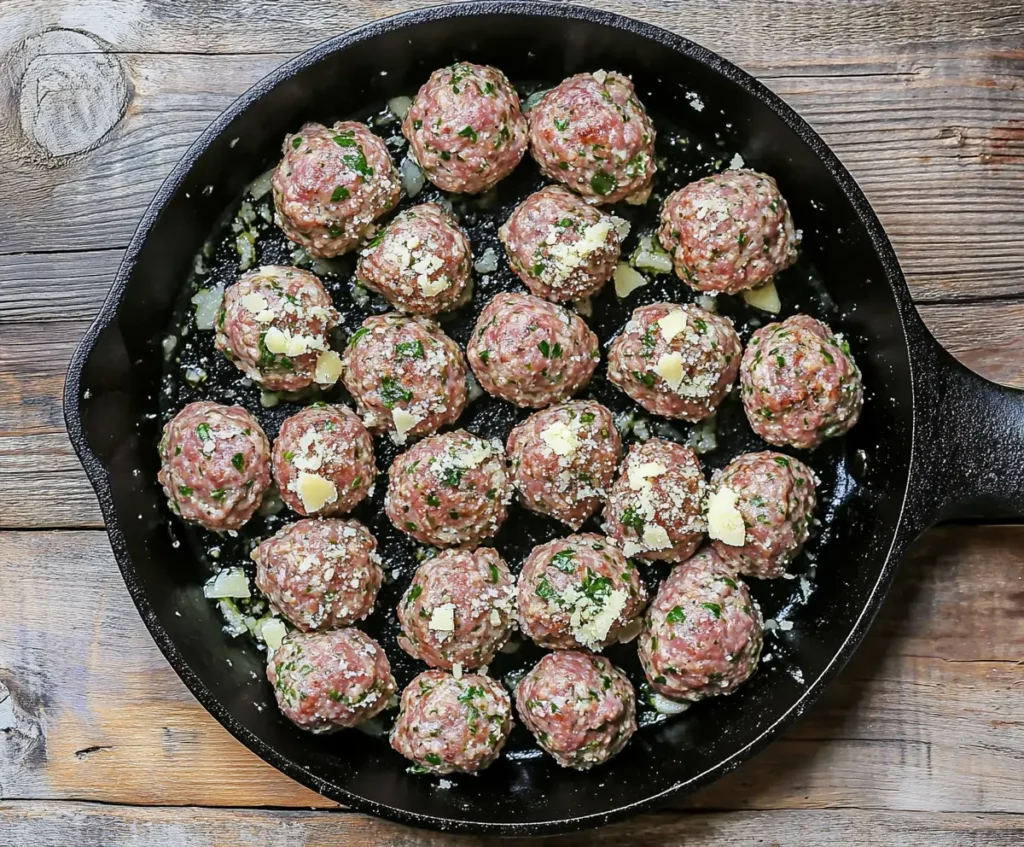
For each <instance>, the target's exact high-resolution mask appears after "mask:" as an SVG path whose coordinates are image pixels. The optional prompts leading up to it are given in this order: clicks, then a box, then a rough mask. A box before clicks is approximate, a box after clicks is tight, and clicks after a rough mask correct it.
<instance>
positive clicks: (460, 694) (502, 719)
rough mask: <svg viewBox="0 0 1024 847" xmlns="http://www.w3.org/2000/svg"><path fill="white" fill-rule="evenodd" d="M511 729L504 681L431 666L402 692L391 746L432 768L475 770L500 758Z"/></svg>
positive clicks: (439, 772) (508, 701) (461, 770)
mask: <svg viewBox="0 0 1024 847" xmlns="http://www.w3.org/2000/svg"><path fill="white" fill-rule="evenodd" d="M511 730H512V703H511V702H510V700H509V696H508V693H507V692H506V691H505V689H504V688H503V687H502V685H501V683H500V682H497V681H495V680H493V679H491V678H490V677H487V676H481V675H480V674H464V675H462V676H460V677H459V679H456V678H455V677H454V676H452V675H451V674H450V673H447V672H446V671H437V670H431V671H426V672H424V673H421V674H420V675H419V676H418V677H416V678H415V679H414V680H413V681H412V682H410V683H409V685H408V686H407V687H406V689H405V691H403V692H402V705H401V711H400V712H399V713H398V720H397V721H396V722H395V727H394V729H392V730H391V746H392V747H393V748H394V749H395V750H397V751H398V752H399V753H401V754H402V755H403V756H405V758H407V759H409V760H410V761H411V762H413V763H414V764H415V765H417V766H418V767H420V768H423V769H424V770H426V771H429V772H430V773H435V774H445V773H452V772H453V771H456V772H459V773H474V772H475V771H482V770H483V769H484V768H486V767H489V766H490V765H491V764H492V763H493V762H494V760H495V759H497V758H498V756H499V755H500V754H501V748H502V747H504V746H505V741H506V740H507V739H508V734H509V732H511Z"/></svg>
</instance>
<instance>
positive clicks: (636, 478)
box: [627, 462, 668, 491]
mask: <svg viewBox="0 0 1024 847" xmlns="http://www.w3.org/2000/svg"><path fill="white" fill-rule="evenodd" d="M667 470H668V468H666V467H665V466H664V465H663V464H661V462H642V463H641V464H639V465H637V464H634V465H630V468H629V473H628V474H627V479H628V480H629V487H630V488H632V489H633V490H634V491H640V490H641V489H643V488H648V487H649V486H650V482H649V480H650V479H653V478H654V477H658V476H661V475H662V474H663V473H665V472H666V471H667Z"/></svg>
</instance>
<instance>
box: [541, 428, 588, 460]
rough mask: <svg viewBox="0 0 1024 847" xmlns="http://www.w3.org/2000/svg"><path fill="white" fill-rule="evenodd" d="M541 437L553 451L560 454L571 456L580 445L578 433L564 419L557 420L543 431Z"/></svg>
mask: <svg viewBox="0 0 1024 847" xmlns="http://www.w3.org/2000/svg"><path fill="white" fill-rule="evenodd" d="M540 437H541V438H542V439H544V443H545V444H547V445H548V447H550V448H551V451H552V452H553V453H555V454H556V455H558V456H571V455H572V454H573V453H575V452H576V450H577V448H578V447H579V445H580V441H579V439H578V438H577V437H576V433H575V432H573V431H572V428H571V427H569V426H568V425H567V424H565V423H563V422H562V421H555V422H554V423H553V424H551V425H550V426H549V427H548V428H547V429H545V430H544V431H543V432H541V434H540Z"/></svg>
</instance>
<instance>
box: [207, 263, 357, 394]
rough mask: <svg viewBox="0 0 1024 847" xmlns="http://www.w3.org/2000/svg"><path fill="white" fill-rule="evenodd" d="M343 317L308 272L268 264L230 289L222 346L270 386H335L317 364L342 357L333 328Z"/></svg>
mask: <svg viewBox="0 0 1024 847" xmlns="http://www.w3.org/2000/svg"><path fill="white" fill-rule="evenodd" d="M338 322H339V316H338V313H337V311H335V309H334V307H333V306H332V305H331V298H330V295H329V294H328V293H327V291H326V290H325V289H324V286H323V283H322V282H320V280H319V279H317V277H315V276H313V274H311V273H309V272H308V271H303V270H299V269H298V268H290V267H283V266H279V265H268V266H266V267H262V268H259V269H257V270H252V271H249V272H247V273H245V274H243V275H242V278H241V279H239V280H238V282H236V283H235V284H234V285H232V286H230V287H229V288H228V290H227V291H225V292H224V300H223V302H222V303H221V307H220V311H219V312H218V314H217V333H216V338H215V343H216V345H217V349H218V350H220V351H221V352H222V353H223V354H224V355H225V356H227V357H228V358H229V359H230V360H231V361H232V362H234V363H235V364H236V365H237V366H238V368H239V369H240V370H241V371H242V372H243V373H244V374H245V375H246V376H248V377H250V378H251V379H254V380H256V381H257V382H259V383H261V384H262V385H263V387H264V388H265V389H267V390H268V391H298V390H299V389H301V388H306V387H307V386H309V385H312V384H313V382H314V381H317V382H321V384H324V385H329V384H331V383H333V382H334V381H335V380H336V379H337V377H336V376H325V375H324V372H323V369H322V368H318V367H317V365H318V364H319V363H322V362H326V361H328V360H336V358H337V354H335V353H333V352H332V351H331V349H330V346H329V344H328V342H327V333H328V332H330V331H331V330H332V329H333V328H334V327H336V326H337V325H338Z"/></svg>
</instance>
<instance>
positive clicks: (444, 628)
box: [428, 603, 455, 632]
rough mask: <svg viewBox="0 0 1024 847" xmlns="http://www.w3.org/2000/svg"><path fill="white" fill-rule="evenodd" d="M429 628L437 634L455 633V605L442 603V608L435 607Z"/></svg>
mask: <svg viewBox="0 0 1024 847" xmlns="http://www.w3.org/2000/svg"><path fill="white" fill-rule="evenodd" d="M428 626H429V627H430V628H431V629H433V630H436V631H437V632H454V631H455V604H454V603H442V604H441V605H440V606H435V607H434V611H433V612H432V613H431V615H430V623H429V624H428Z"/></svg>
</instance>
